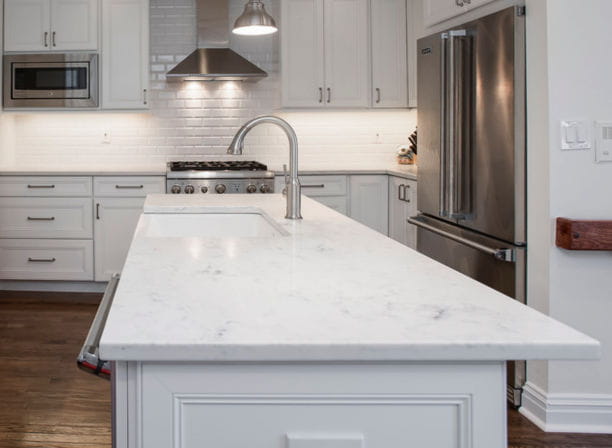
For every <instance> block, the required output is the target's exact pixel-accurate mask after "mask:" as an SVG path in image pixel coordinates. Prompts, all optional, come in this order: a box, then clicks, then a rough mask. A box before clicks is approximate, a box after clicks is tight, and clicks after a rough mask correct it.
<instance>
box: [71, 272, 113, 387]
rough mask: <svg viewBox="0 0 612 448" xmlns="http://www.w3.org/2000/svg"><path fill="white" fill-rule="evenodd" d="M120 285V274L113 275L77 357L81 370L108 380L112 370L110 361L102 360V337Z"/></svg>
mask: <svg viewBox="0 0 612 448" xmlns="http://www.w3.org/2000/svg"><path fill="white" fill-rule="evenodd" d="M118 284H119V274H113V276H112V277H111V279H110V281H109V282H108V286H107V287H106V291H104V296H103V297H102V300H101V301H100V306H99V307H98V311H97V312H96V316H95V317H94V320H93V323H92V324H91V327H90V328H89V333H87V338H86V339H85V342H84V343H83V347H82V348H81V351H80V352H79V355H78V356H77V366H78V367H79V368H80V369H82V370H84V371H86V372H88V373H92V374H94V375H98V376H100V377H103V378H107V379H108V378H110V375H111V368H110V362H109V361H103V360H101V359H100V353H99V348H100V337H101V336H102V331H104V325H105V324H106V318H107V317H108V312H109V311H110V306H111V304H112V303H113V298H114V297H115V292H116V291H117V285H118Z"/></svg>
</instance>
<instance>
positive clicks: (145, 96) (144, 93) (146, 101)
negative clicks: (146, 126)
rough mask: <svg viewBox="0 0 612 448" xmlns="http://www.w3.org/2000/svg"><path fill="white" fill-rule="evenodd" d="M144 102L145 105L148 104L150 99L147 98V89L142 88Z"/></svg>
mask: <svg viewBox="0 0 612 448" xmlns="http://www.w3.org/2000/svg"><path fill="white" fill-rule="evenodd" d="M142 103H143V104H144V105H147V104H148V99H147V89H142Z"/></svg>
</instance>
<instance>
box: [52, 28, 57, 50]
mask: <svg viewBox="0 0 612 448" xmlns="http://www.w3.org/2000/svg"><path fill="white" fill-rule="evenodd" d="M55 34H56V33H55V31H53V32H52V33H51V45H53V46H54V47H57V45H55Z"/></svg>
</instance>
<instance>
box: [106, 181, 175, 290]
mask: <svg viewBox="0 0 612 448" xmlns="http://www.w3.org/2000/svg"><path fill="white" fill-rule="evenodd" d="M165 188H166V184H165V178H164V177H161V176H134V177H128V176H123V177H96V178H94V196H95V197H94V215H95V219H94V248H95V265H96V269H95V279H96V281H97V282H103V281H108V280H110V277H111V275H112V274H114V273H116V272H121V270H122V269H123V264H124V263H125V258H126V257H127V253H128V250H129V248H130V244H131V242H132V237H133V236H134V231H135V230H136V224H138V219H139V217H140V215H141V214H142V208H143V205H144V201H145V197H146V195H147V194H153V193H164V192H165Z"/></svg>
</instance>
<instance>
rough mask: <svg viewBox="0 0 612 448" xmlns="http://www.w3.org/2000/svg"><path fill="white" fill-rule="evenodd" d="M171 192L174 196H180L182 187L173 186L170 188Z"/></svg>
mask: <svg viewBox="0 0 612 448" xmlns="http://www.w3.org/2000/svg"><path fill="white" fill-rule="evenodd" d="M170 192H171V193H172V194H179V193H180V192H181V186H180V185H178V184H175V185H172V188H170Z"/></svg>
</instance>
